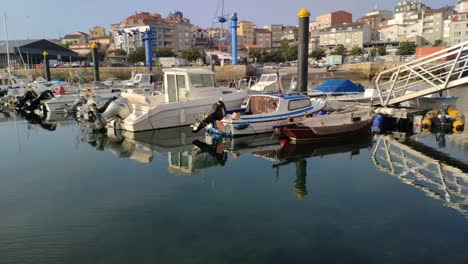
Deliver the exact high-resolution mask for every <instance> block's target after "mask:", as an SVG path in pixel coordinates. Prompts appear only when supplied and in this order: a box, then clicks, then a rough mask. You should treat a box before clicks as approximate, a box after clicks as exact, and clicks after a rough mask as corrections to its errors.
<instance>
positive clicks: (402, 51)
mask: <svg viewBox="0 0 468 264" xmlns="http://www.w3.org/2000/svg"><path fill="white" fill-rule="evenodd" d="M414 53H416V44H414V43H413V42H409V41H404V42H401V43H400V46H399V47H398V50H397V53H396V54H397V55H402V56H406V55H414Z"/></svg>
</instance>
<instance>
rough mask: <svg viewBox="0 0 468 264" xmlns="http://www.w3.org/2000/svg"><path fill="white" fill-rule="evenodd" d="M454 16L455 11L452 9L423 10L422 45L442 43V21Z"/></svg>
mask: <svg viewBox="0 0 468 264" xmlns="http://www.w3.org/2000/svg"><path fill="white" fill-rule="evenodd" d="M454 14H455V10H454V9H453V8H452V7H443V8H439V9H426V10H423V11H422V18H421V24H422V34H421V37H422V38H423V40H424V43H423V45H425V46H427V45H434V43H435V42H436V41H443V39H444V21H445V20H446V19H448V18H449V17H451V16H453V15H454Z"/></svg>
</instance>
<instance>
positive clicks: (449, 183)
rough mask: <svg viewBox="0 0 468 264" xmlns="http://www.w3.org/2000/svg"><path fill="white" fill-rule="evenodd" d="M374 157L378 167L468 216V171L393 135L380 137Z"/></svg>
mask: <svg viewBox="0 0 468 264" xmlns="http://www.w3.org/2000/svg"><path fill="white" fill-rule="evenodd" d="M372 161H373V162H374V165H375V167H376V168H377V169H378V170H380V171H382V172H384V173H386V174H389V175H391V176H393V177H395V178H397V179H398V180H400V181H401V182H402V183H405V184H407V185H410V186H413V187H414V188H416V189H418V190H420V191H422V192H423V193H424V194H426V195H427V196H429V197H431V198H433V199H436V200H439V201H441V202H442V203H443V204H444V205H445V206H448V207H450V208H453V209H455V210H457V211H459V212H460V213H462V214H463V215H464V216H465V217H467V218H468V174H467V173H465V172H464V171H462V170H461V169H460V168H457V167H455V166H452V165H449V164H447V163H445V162H442V161H439V160H436V159H434V158H432V157H430V156H428V155H426V154H425V153H422V152H420V151H417V150H415V149H413V148H411V147H410V146H407V145H405V144H403V143H401V142H398V141H397V140H395V139H393V138H392V137H391V136H380V137H378V138H377V142H376V144H375V145H374V150H373V152H372Z"/></svg>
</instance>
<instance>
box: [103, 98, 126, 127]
mask: <svg viewBox="0 0 468 264" xmlns="http://www.w3.org/2000/svg"><path fill="white" fill-rule="evenodd" d="M131 113H132V105H131V104H129V102H128V101H127V99H125V98H118V99H116V100H113V101H111V102H110V103H109V105H108V107H107V108H106V109H105V111H104V112H103V113H102V114H100V113H96V121H95V126H96V127H100V128H104V127H105V126H106V124H107V122H109V121H110V120H111V119H116V118H119V119H125V118H127V116H129V115H130V114H131Z"/></svg>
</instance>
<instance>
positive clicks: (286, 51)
mask: <svg viewBox="0 0 468 264" xmlns="http://www.w3.org/2000/svg"><path fill="white" fill-rule="evenodd" d="M280 50H281V54H282V57H283V61H288V60H289V61H291V60H297V45H292V46H291V43H290V41H289V40H288V39H286V38H284V39H283V40H281V49H280Z"/></svg>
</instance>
